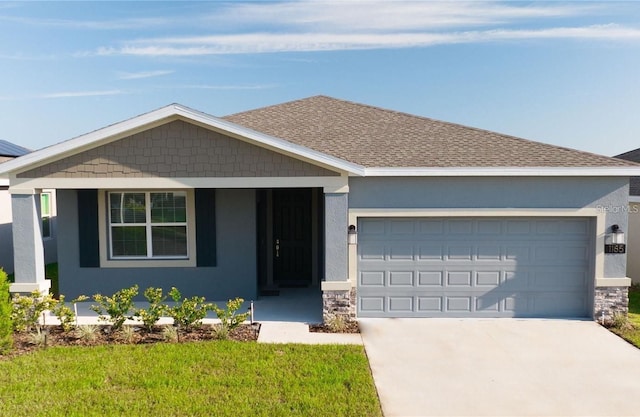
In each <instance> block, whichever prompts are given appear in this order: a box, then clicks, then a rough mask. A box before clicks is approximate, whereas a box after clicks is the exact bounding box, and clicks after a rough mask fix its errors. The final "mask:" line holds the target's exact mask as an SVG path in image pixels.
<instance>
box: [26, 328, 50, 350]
mask: <svg viewBox="0 0 640 417" xmlns="http://www.w3.org/2000/svg"><path fill="white" fill-rule="evenodd" d="M29 343H31V344H32V345H35V346H37V347H46V346H47V332H46V331H45V330H41V329H40V327H36V331H35V332H31V333H29Z"/></svg>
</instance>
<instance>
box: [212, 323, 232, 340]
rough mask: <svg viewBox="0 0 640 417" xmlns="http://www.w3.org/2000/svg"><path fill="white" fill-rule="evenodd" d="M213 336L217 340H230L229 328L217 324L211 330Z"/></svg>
mask: <svg viewBox="0 0 640 417" xmlns="http://www.w3.org/2000/svg"><path fill="white" fill-rule="evenodd" d="M211 335H212V336H213V338H214V339H217V340H228V339H229V328H228V327H226V326H223V325H222V324H216V325H215V326H213V328H212V329H211Z"/></svg>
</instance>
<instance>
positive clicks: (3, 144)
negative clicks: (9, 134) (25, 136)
mask: <svg viewBox="0 0 640 417" xmlns="http://www.w3.org/2000/svg"><path fill="white" fill-rule="evenodd" d="M29 152H31V151H30V150H29V149H27V148H23V147H22V146H19V145H16V144H15V143H11V142H8V141H6V140H2V139H0V156H12V157H18V156H22V155H26V154H28V153H29Z"/></svg>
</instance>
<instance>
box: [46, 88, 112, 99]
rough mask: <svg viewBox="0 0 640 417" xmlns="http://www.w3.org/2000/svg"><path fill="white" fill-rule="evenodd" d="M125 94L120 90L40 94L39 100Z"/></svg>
mask: <svg viewBox="0 0 640 417" xmlns="http://www.w3.org/2000/svg"><path fill="white" fill-rule="evenodd" d="M119 94H125V92H124V91H122V90H102V91H65V92H60V93H47V94H41V95H40V96H38V97H39V98H73V97H95V96H115V95H119Z"/></svg>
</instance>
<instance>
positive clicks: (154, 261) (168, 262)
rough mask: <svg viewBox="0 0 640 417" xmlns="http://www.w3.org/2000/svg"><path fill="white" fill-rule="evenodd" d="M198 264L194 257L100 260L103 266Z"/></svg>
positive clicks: (139, 266)
mask: <svg viewBox="0 0 640 417" xmlns="http://www.w3.org/2000/svg"><path fill="white" fill-rule="evenodd" d="M195 266H196V260H195V257H194V258H193V259H109V260H103V261H102V262H100V267H101V268H190V267H195Z"/></svg>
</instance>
